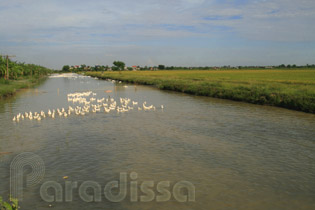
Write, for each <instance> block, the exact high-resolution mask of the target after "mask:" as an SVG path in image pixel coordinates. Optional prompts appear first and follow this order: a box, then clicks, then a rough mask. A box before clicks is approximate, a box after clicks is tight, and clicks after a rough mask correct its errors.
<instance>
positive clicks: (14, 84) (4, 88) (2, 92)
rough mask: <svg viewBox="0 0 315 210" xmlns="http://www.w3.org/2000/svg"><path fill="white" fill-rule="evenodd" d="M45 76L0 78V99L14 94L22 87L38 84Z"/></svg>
mask: <svg viewBox="0 0 315 210" xmlns="http://www.w3.org/2000/svg"><path fill="white" fill-rule="evenodd" d="M45 78H46V77H45V76H42V77H40V78H31V77H24V78H20V79H18V80H4V79H3V78H1V79H0V99H3V98H6V97H9V96H12V95H14V94H15V93H16V92H17V91H18V90H20V89H23V88H30V87H34V86H36V85H38V84H40V83H41V82H42V81H43V80H45Z"/></svg>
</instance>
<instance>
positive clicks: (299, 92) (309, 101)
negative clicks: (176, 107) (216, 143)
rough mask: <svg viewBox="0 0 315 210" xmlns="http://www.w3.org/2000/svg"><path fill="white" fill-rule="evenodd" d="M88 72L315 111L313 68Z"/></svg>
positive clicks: (210, 94)
mask: <svg viewBox="0 0 315 210" xmlns="http://www.w3.org/2000/svg"><path fill="white" fill-rule="evenodd" d="M86 75H89V76H94V77H98V78H103V79H107V78H110V79H117V80H121V81H125V82H130V83H137V84H144V85H154V86H156V87H158V88H160V89H165V90H173V91H179V92H184V93H188V94H194V95H201V96H211V97H216V98H223V99H232V100H236V101H244V102H248V103H253V104H262V105H272V106H279V107H284V108H288V109H294V110H298V111H304V112H310V113H315V71H314V70H312V69H311V70H307V69H290V70H208V71H205V70H202V71H199V70H195V71H187V70H184V71H179V70H173V71H136V72H135V71H132V72H130V71H124V72H121V73H117V72H103V73H101V72H86Z"/></svg>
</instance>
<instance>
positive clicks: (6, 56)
mask: <svg viewBox="0 0 315 210" xmlns="http://www.w3.org/2000/svg"><path fill="white" fill-rule="evenodd" d="M3 57H4V58H6V59H7V72H6V75H5V76H4V78H5V79H7V80H9V58H13V57H16V56H15V55H5V56H3Z"/></svg>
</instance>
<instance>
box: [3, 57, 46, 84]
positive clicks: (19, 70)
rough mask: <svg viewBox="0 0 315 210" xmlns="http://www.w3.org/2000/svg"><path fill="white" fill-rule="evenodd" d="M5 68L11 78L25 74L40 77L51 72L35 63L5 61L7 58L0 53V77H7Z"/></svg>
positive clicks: (25, 75)
mask: <svg viewBox="0 0 315 210" xmlns="http://www.w3.org/2000/svg"><path fill="white" fill-rule="evenodd" d="M7 64H8V65H7ZM7 68H8V72H9V79H11V80H16V79H19V78H21V77H27V76H31V77H41V76H43V75H47V74H48V73H50V72H51V70H50V69H48V68H46V67H43V66H39V65H35V64H25V63H20V62H17V61H12V60H10V59H8V62H7V59H6V58H4V57H3V56H1V55H0V78H7Z"/></svg>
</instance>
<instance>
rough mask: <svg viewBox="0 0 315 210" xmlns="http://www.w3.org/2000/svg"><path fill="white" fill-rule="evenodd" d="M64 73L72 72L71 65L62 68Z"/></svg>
mask: <svg viewBox="0 0 315 210" xmlns="http://www.w3.org/2000/svg"><path fill="white" fill-rule="evenodd" d="M62 71H65V72H68V71H70V66H69V65H65V66H63V67H62Z"/></svg>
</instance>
